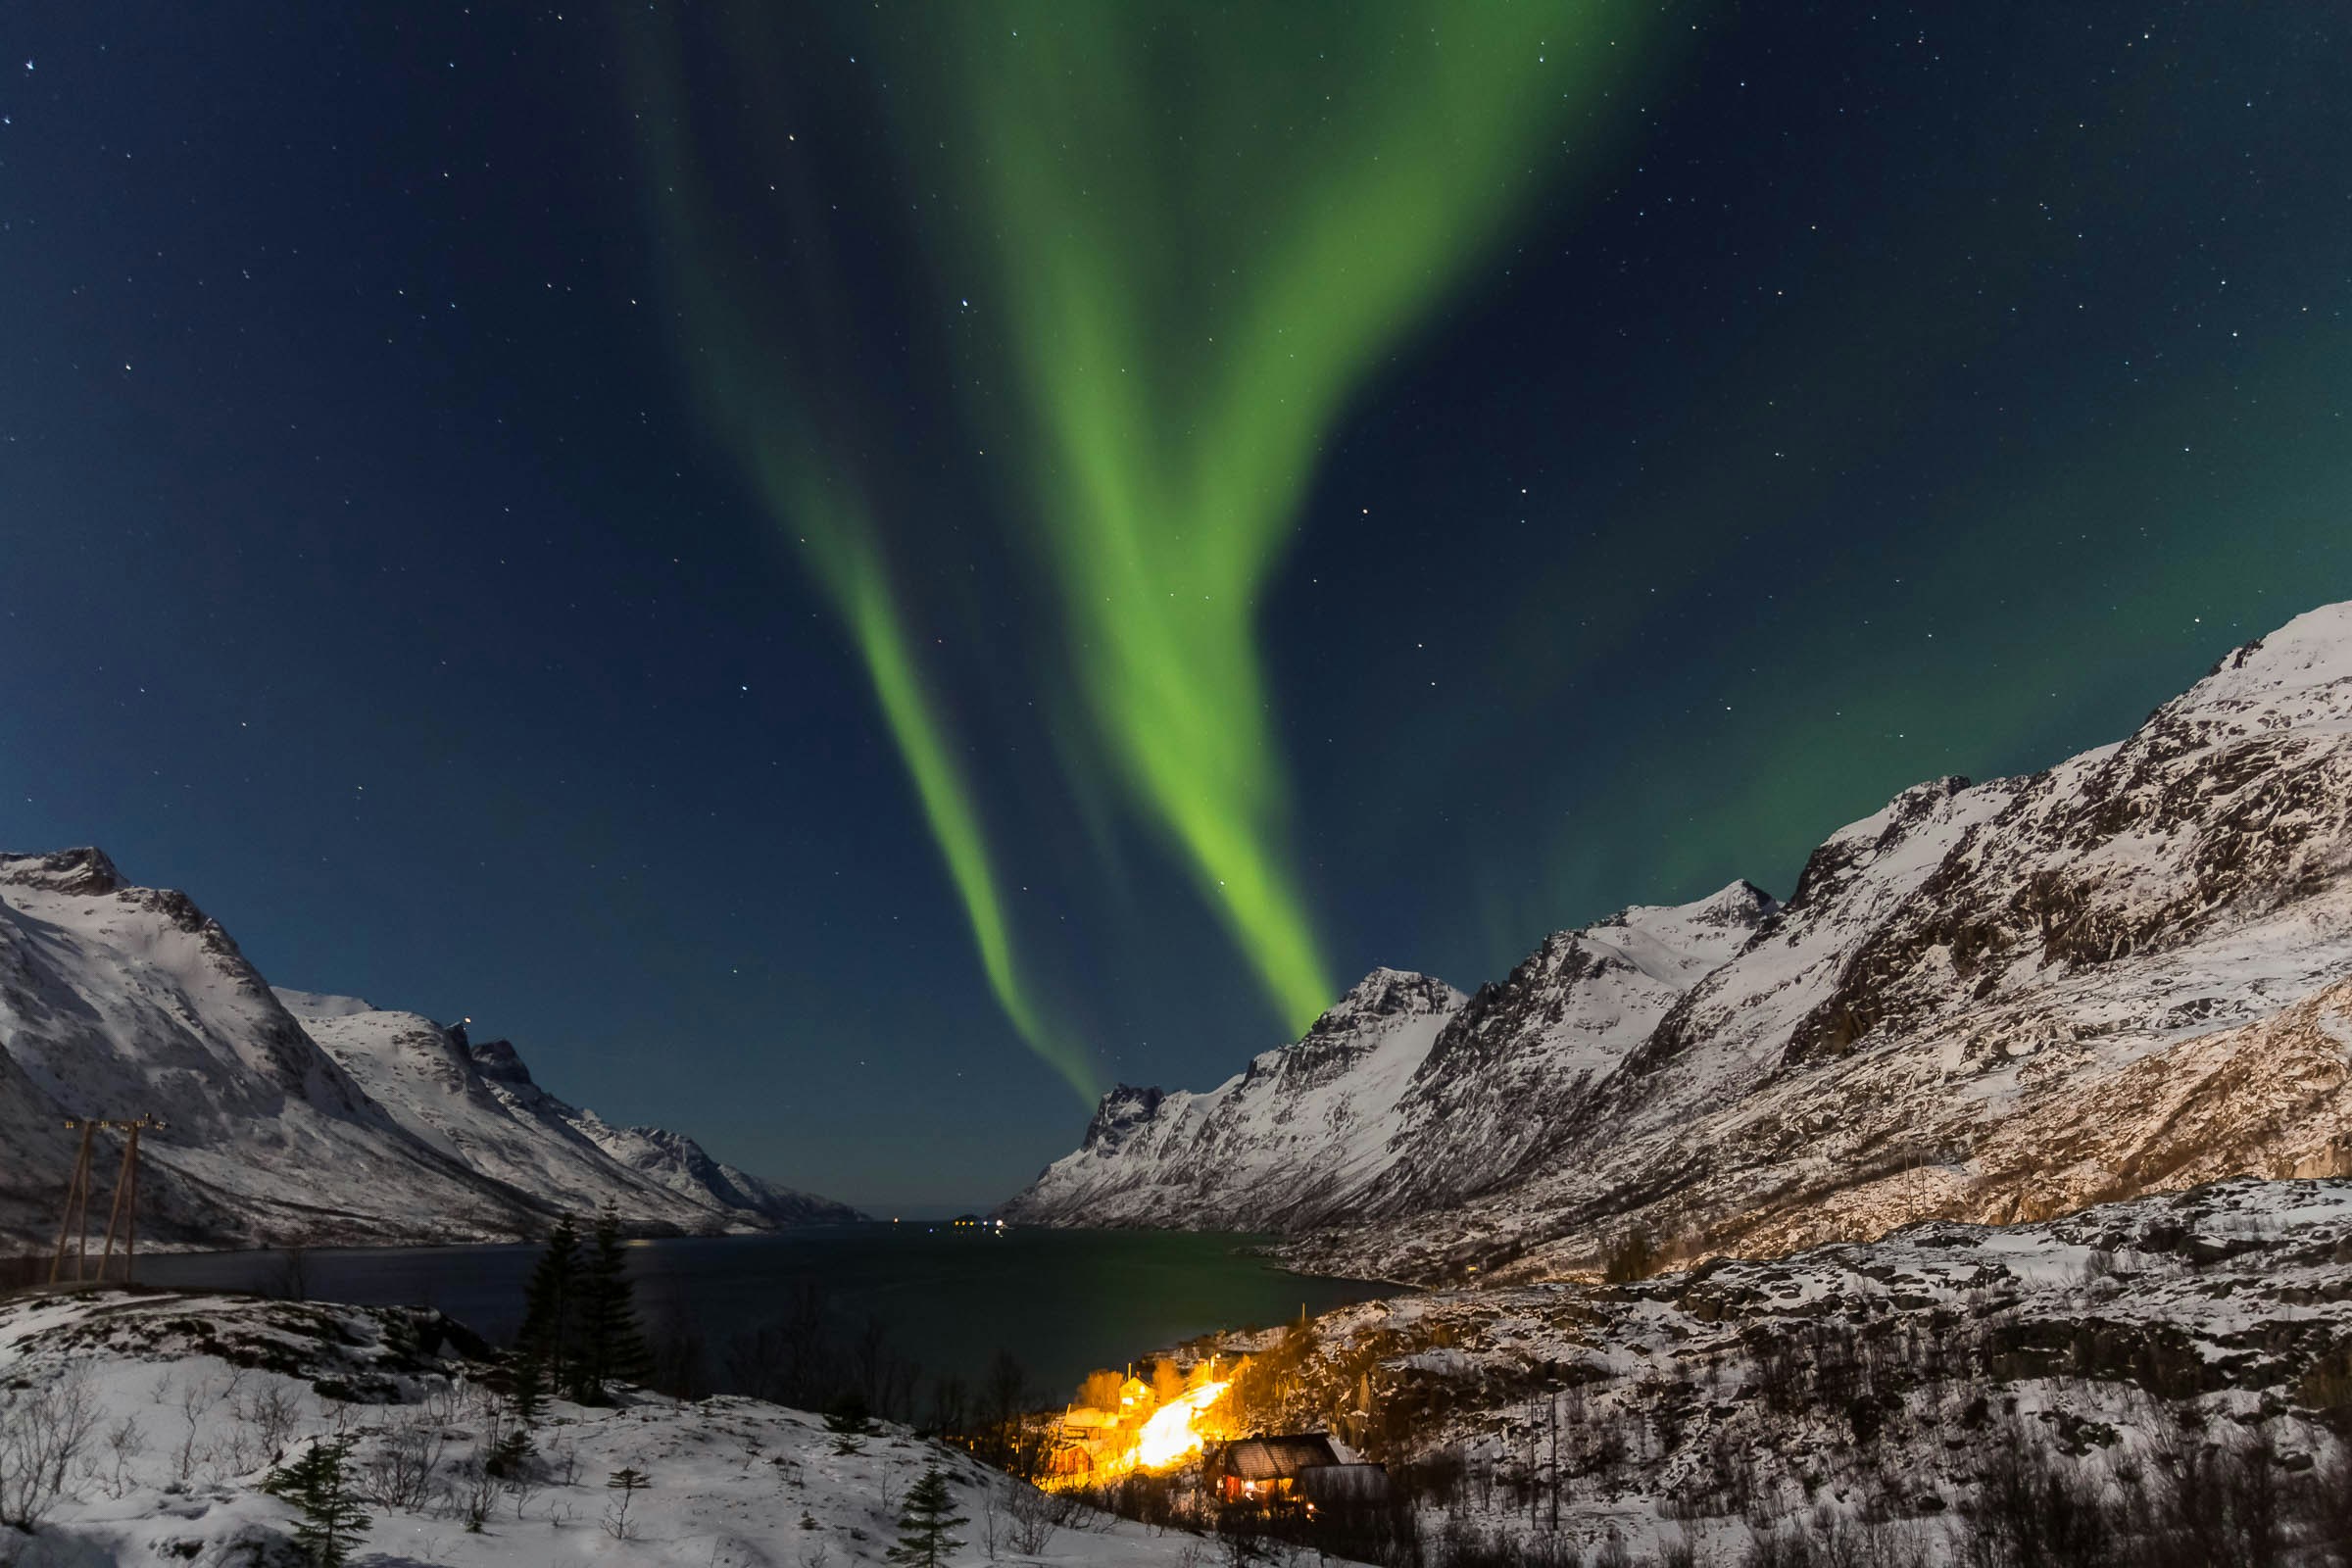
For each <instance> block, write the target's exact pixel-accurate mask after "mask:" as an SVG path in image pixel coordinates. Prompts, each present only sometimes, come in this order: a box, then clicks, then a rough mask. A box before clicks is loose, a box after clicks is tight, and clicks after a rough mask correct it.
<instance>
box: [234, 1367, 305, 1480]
mask: <svg viewBox="0 0 2352 1568" xmlns="http://www.w3.org/2000/svg"><path fill="white" fill-rule="evenodd" d="M237 1413H238V1415H239V1417H240V1418H241V1419H243V1420H246V1421H249V1422H251V1423H252V1424H253V1428H254V1431H255V1433H256V1434H257V1435H258V1436H259V1437H260V1439H261V1442H262V1446H263V1447H265V1448H267V1449H269V1450H270V1458H271V1459H273V1460H274V1459H277V1458H280V1457H282V1456H283V1455H284V1453H285V1447H286V1444H287V1442H288V1441H289V1440H290V1439H292V1438H293V1436H294V1428H295V1427H296V1425H298V1424H299V1423H300V1422H301V1420H302V1403H301V1401H300V1400H299V1399H297V1398H296V1397H294V1396H293V1395H292V1394H290V1393H288V1392H287V1390H286V1386H285V1385H284V1384H282V1383H279V1382H277V1381H276V1380H275V1379H272V1380H270V1382H269V1383H268V1384H267V1385H265V1386H264V1387H263V1388H261V1389H260V1390H258V1391H256V1392H255V1394H254V1396H253V1397H252V1398H250V1399H248V1400H246V1401H245V1405H244V1408H242V1409H241V1410H239V1411H238V1412H237Z"/></svg>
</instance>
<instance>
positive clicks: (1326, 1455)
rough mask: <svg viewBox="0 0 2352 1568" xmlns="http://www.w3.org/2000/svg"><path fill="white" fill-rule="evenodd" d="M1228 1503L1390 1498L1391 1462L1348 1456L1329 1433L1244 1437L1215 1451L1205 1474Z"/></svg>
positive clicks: (1313, 1503)
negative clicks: (1367, 1461) (1363, 1461)
mask: <svg viewBox="0 0 2352 1568" xmlns="http://www.w3.org/2000/svg"><path fill="white" fill-rule="evenodd" d="M1204 1479H1205V1480H1206V1481H1207V1483H1208V1487H1209V1491H1210V1493H1211V1494H1212V1495H1214V1496H1215V1497H1216V1499H1217V1500H1218V1501H1219V1502H1220V1503H1224V1504H1226V1505H1228V1506H1254V1507H1260V1508H1283V1507H1303V1508H1308V1509H1313V1508H1317V1507H1324V1506H1329V1505H1331V1504H1335V1503H1336V1504H1347V1503H1371V1502H1386V1501H1387V1500H1388V1496H1389V1472H1388V1469H1387V1467H1386V1466H1383V1465H1377V1464H1359V1463H1356V1462H1354V1461H1353V1460H1352V1459H1350V1458H1348V1457H1344V1456H1343V1455H1342V1453H1341V1451H1340V1450H1339V1449H1338V1448H1337V1447H1335V1446H1333V1444H1332V1441H1331V1437H1330V1435H1329V1434H1328V1433H1322V1432H1301V1433H1294V1434H1290V1435H1288V1436H1283V1437H1259V1438H1239V1439H1236V1440H1235V1441H1233V1442H1231V1443H1228V1444H1224V1445H1222V1446H1218V1447H1217V1448H1215V1449H1213V1450H1211V1452H1210V1453H1209V1455H1208V1459H1207V1466H1206V1475H1205V1478H1204Z"/></svg>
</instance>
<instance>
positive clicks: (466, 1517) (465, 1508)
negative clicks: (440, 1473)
mask: <svg viewBox="0 0 2352 1568" xmlns="http://www.w3.org/2000/svg"><path fill="white" fill-rule="evenodd" d="M450 1472H451V1473H450V1479H449V1481H448V1483H447V1492H448V1495H449V1503H450V1511H451V1512H453V1513H455V1514H456V1515H457V1516H458V1518H459V1519H460V1520H462V1521H463V1522H464V1523H465V1526H466V1533H467V1534H469V1535H476V1536H478V1535H480V1534H481V1533H482V1526H483V1525H484V1524H486V1523H488V1522H489V1519H490V1514H491V1512H492V1510H494V1509H495V1508H497V1506H498V1494H499V1480H498V1477H496V1476H494V1475H492V1474H491V1473H490V1467H489V1465H487V1464H485V1463H483V1462H482V1460H481V1458H480V1457H479V1456H478V1455H477V1456H475V1457H473V1458H470V1459H467V1460H465V1461H464V1462H462V1463H460V1464H456V1465H453V1466H451V1467H450Z"/></svg>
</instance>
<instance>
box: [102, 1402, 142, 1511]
mask: <svg viewBox="0 0 2352 1568" xmlns="http://www.w3.org/2000/svg"><path fill="white" fill-rule="evenodd" d="M146 1451H147V1435H146V1434H145V1433H144V1432H142V1431H140V1430H139V1418H138V1417H137V1416H135V1415H126V1416H124V1417H123V1419H122V1420H120V1421H118V1422H116V1423H115V1424H114V1425H113V1426H111V1427H108V1428H107V1429H106V1452H107V1458H108V1460H109V1462H110V1465H111V1469H110V1471H109V1474H108V1477H107V1483H106V1492H107V1495H108V1496H110V1497H116V1498H121V1497H123V1496H124V1495H128V1493H129V1492H130V1467H131V1466H132V1465H133V1464H134V1463H136V1462H137V1461H138V1458H139V1456H140V1455H141V1454H143V1453H145V1452H146Z"/></svg>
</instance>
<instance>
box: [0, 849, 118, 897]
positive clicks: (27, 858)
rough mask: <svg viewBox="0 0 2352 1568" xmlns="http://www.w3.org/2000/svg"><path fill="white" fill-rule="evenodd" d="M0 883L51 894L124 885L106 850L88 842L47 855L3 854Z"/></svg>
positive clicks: (115, 888) (100, 890)
mask: <svg viewBox="0 0 2352 1568" xmlns="http://www.w3.org/2000/svg"><path fill="white" fill-rule="evenodd" d="M0 882H6V883H9V884H11V885H12V886H16V887H26V888H39V889H41V890H42V891H44V892H48V893H116V892H120V891H121V890H122V889H123V886H124V885H125V884H124V883H123V873H122V872H121V871H119V870H117V869H116V868H115V862H114V861H113V860H112V859H110V858H108V857H107V853H106V852H105V851H104V850H102V849H99V848H98V847H97V846H96V845H88V844H85V845H83V846H82V847H81V848H79V849H73V850H53V851H51V852H50V853H48V854H46V855H24V854H14V855H12V854H6V853H0Z"/></svg>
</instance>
